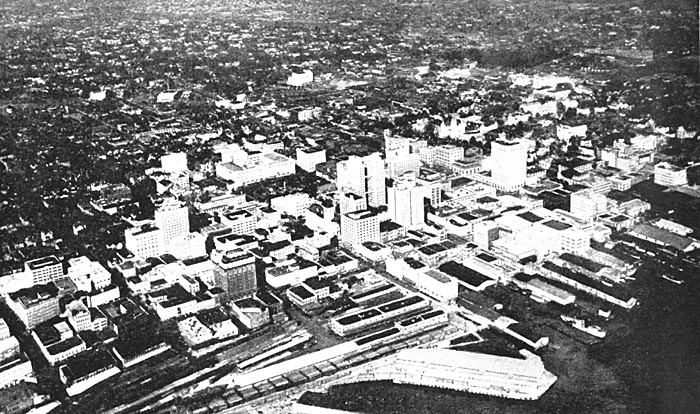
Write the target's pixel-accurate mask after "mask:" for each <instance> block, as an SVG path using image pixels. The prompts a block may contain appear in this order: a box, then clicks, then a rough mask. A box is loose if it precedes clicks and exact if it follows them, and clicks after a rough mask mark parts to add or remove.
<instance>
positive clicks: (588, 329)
mask: <svg viewBox="0 0 700 414" xmlns="http://www.w3.org/2000/svg"><path fill="white" fill-rule="evenodd" d="M561 320H562V321H564V322H566V323H568V324H569V325H571V326H573V327H574V328H576V329H578V330H579V331H581V332H585V333H587V334H589V335H592V336H595V337H596V338H601V339H602V338H605V335H606V333H605V331H604V330H602V329H601V328H600V326H597V325H586V322H585V321H584V320H583V319H576V318H572V317H569V316H564V315H562V316H561Z"/></svg>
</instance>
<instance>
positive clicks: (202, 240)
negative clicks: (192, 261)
mask: <svg viewBox="0 0 700 414" xmlns="http://www.w3.org/2000/svg"><path fill="white" fill-rule="evenodd" d="M206 241H207V238H206V237H205V236H204V235H203V234H201V233H196V232H195V233H187V234H183V235H181V236H178V237H175V238H173V239H172V240H170V243H168V245H167V246H165V251H166V252H168V253H170V254H172V255H173V256H175V257H176V258H178V259H180V260H183V259H189V258H191V257H199V256H203V255H205V254H206V252H207V250H206Z"/></svg>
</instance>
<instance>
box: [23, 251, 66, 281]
mask: <svg viewBox="0 0 700 414" xmlns="http://www.w3.org/2000/svg"><path fill="white" fill-rule="evenodd" d="M24 270H25V272H27V274H28V275H29V276H30V277H31V279H32V285H40V284H43V283H48V282H53V281H54V280H56V279H58V278H60V277H63V264H61V262H60V261H59V260H58V259H57V258H56V256H46V257H42V258H40V259H35V260H30V261H28V262H26V263H25V264H24Z"/></svg>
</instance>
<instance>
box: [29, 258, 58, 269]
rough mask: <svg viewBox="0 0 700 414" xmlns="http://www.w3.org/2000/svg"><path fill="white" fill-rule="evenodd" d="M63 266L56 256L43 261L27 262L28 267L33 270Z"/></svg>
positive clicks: (42, 259)
mask: <svg viewBox="0 0 700 414" xmlns="http://www.w3.org/2000/svg"><path fill="white" fill-rule="evenodd" d="M58 264H61V262H60V261H59V260H58V259H57V258H56V256H46V257H42V258H41V259H34V260H30V261H28V262H27V266H28V267H29V269H31V270H36V269H41V268H42V267H47V266H55V265H58Z"/></svg>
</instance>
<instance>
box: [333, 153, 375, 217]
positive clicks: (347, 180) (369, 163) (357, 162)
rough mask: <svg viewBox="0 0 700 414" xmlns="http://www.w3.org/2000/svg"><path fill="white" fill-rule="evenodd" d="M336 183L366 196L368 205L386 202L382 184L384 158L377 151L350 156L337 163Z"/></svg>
mask: <svg viewBox="0 0 700 414" xmlns="http://www.w3.org/2000/svg"><path fill="white" fill-rule="evenodd" d="M336 171H337V178H336V185H337V187H338V189H339V190H341V191H348V192H352V193H355V194H357V195H360V196H363V197H366V198H367V204H368V205H370V206H374V207H376V206H381V205H384V204H386V191H385V186H384V160H382V157H381V156H380V155H379V153H378V152H375V153H373V154H370V155H367V156H365V157H357V156H351V157H350V158H348V159H347V160H345V161H341V162H339V163H338V164H337V170H336Z"/></svg>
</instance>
